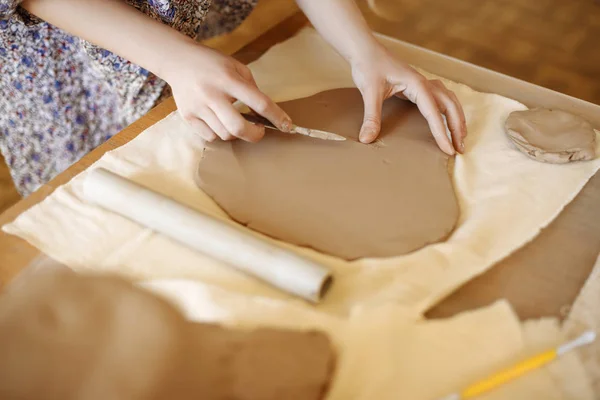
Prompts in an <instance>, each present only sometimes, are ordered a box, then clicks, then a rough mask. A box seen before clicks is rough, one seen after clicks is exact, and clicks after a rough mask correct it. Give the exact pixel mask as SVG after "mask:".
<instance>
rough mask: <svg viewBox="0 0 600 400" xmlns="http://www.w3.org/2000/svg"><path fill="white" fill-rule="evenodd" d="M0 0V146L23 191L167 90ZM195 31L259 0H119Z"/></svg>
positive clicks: (232, 22) (231, 18)
mask: <svg viewBox="0 0 600 400" xmlns="http://www.w3.org/2000/svg"><path fill="white" fill-rule="evenodd" d="M21 1H22V0H0V151H2V154H3V156H4V158H5V160H6V162H7V164H8V166H9V168H10V171H11V175H12V178H13V180H14V182H15V186H16V187H17V190H18V191H19V192H20V193H21V194H22V195H28V194H29V193H31V192H32V191H34V190H36V189H37V188H38V187H39V186H40V185H42V184H44V183H45V182H47V181H48V180H50V179H51V178H53V177H54V176H55V175H57V174H58V173H60V172H61V171H63V170H64V169H66V168H67V167H68V166H70V165H71V164H72V163H74V162H75V161H77V160H78V159H79V158H81V157H82V156H83V155H85V154H86V153H87V152H89V151H90V150H92V149H93V148H94V147H96V146H98V145H99V144H101V143H102V142H104V141H105V140H107V139H108V138H110V137H111V136H112V135H114V134H115V133H116V132H118V131H119V130H121V129H122V128H123V127H125V126H127V125H129V124H130V123H131V122H133V121H135V120H136V119H138V118H139V117H141V116H142V115H144V114H145V113H146V112H147V111H148V110H150V108H152V107H153V106H154V105H155V104H156V103H157V101H159V99H161V97H162V96H164V94H165V93H166V92H167V90H166V84H165V82H164V81H162V80H160V79H159V78H158V77H156V76H155V75H153V74H152V73H149V72H148V71H146V70H145V69H143V68H141V67H139V66H137V65H135V64H132V63H130V62H129V61H127V60H125V59H123V58H121V57H119V56H117V55H115V54H113V53H111V52H109V51H107V50H104V49H101V48H98V47H96V46H94V45H92V44H90V43H88V42H85V41H83V40H81V39H78V38H76V37H73V36H71V35H69V34H68V33H66V32H64V31H62V30H60V29H58V28H56V27H55V26H52V25H50V24H48V23H46V22H44V21H41V20H39V19H37V18H36V17H34V16H32V15H31V14H29V13H27V11H25V10H24V9H22V8H20V6H19V3H20V2H21ZM124 1H127V2H128V3H129V4H130V5H131V6H133V7H136V8H137V9H138V10H140V11H142V12H144V13H145V14H148V15H150V16H151V17H152V18H154V19H157V20H159V21H162V22H163V23H165V24H168V25H170V26H172V27H173V28H175V29H177V30H179V31H181V32H183V33H185V34H186V35H188V36H190V37H196V38H198V39H204V38H208V37H211V36H214V35H217V34H220V33H224V32H227V31H230V30H231V29H233V28H235V27H236V26H237V25H239V24H240V23H241V22H242V21H243V20H244V18H245V17H246V16H247V15H248V14H250V12H251V11H252V9H253V8H254V6H255V4H256V1H257V0H238V1H236V0H212V1H211V0H124Z"/></svg>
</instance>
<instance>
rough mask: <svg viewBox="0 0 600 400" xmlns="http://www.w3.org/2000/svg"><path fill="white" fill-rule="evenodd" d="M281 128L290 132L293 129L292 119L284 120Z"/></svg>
mask: <svg viewBox="0 0 600 400" xmlns="http://www.w3.org/2000/svg"><path fill="white" fill-rule="evenodd" d="M281 129H282V130H283V131H284V132H289V131H290V130H291V129H292V120H291V119H286V120H284V121H283V123H282V124H281Z"/></svg>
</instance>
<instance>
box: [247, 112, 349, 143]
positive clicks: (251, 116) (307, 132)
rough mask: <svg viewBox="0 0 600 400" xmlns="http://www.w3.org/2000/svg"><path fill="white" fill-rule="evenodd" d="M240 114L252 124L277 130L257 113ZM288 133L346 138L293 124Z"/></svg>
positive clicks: (326, 138) (325, 138) (329, 138)
mask: <svg viewBox="0 0 600 400" xmlns="http://www.w3.org/2000/svg"><path fill="white" fill-rule="evenodd" d="M242 116H243V117H244V119H245V120H246V121H249V122H252V123H253V124H261V125H264V127H265V128H269V129H275V130H277V131H278V130H279V128H277V127H276V126H275V125H273V124H272V123H271V121H269V120H268V119H266V118H263V117H261V116H259V115H255V114H247V113H242ZM289 133H297V134H298V135H304V136H309V137H312V138H317V139H322V140H337V141H343V140H346V138H345V137H343V136H340V135H336V134H335V133H331V132H325V131H320V130H318V129H309V128H303V127H301V126H298V125H293V126H292V129H291V130H290V132H289Z"/></svg>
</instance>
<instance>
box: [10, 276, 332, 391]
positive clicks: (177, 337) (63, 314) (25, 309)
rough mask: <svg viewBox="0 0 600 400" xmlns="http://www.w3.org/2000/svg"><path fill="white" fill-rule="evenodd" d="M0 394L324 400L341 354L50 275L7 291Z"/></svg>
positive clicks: (102, 283) (100, 281)
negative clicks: (191, 317)
mask: <svg viewBox="0 0 600 400" xmlns="http://www.w3.org/2000/svg"><path fill="white" fill-rule="evenodd" d="M0 354H2V357H0V393H2V398H10V399H17V398H18V399H23V400H34V399H36V400H37V399H83V400H86V399H128V400H158V399H169V398H173V399H197V398H202V399H206V400H221V399H232V400H250V399H252V400H279V399H293V400H321V399H323V398H324V396H325V394H326V392H327V389H328V387H329V384H330V380H331V379H332V374H333V370H334V361H335V353H334V351H333V348H332V345H331V343H330V341H329V338H328V336H326V335H325V334H323V333H320V332H316V331H291V330H283V329H256V330H252V331H247V330H240V329H233V328H226V327H222V326H217V325H211V324H197V323H191V322H188V321H186V320H185V319H184V318H183V316H182V315H181V314H180V313H179V311H178V310H177V309H175V308H174V307H173V306H171V305H170V304H169V303H167V302H166V301H165V300H162V299H161V298H159V297H157V296H155V295H153V294H151V293H150V292H147V291H145V290H143V289H140V288H137V287H134V286H133V285H132V284H130V283H128V282H126V281H124V280H122V279H119V278H113V277H108V276H96V277H90V276H82V275H76V274H74V273H72V272H64V271H57V272H47V273H42V274H36V275H32V276H29V277H28V278H27V281H26V282H24V283H23V284H20V285H12V286H9V287H8V289H6V291H5V292H4V293H2V294H0Z"/></svg>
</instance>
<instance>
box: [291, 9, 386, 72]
mask: <svg viewBox="0 0 600 400" xmlns="http://www.w3.org/2000/svg"><path fill="white" fill-rule="evenodd" d="M296 3H297V4H298V6H299V7H300V8H301V9H302V11H303V12H304V14H306V16H307V17H308V19H309V20H310V22H311V23H312V24H313V25H314V27H315V28H316V29H317V30H318V31H319V33H320V34H321V36H323V38H324V39H325V40H327V42H329V44H331V45H332V46H333V47H334V48H335V49H336V50H337V51H338V53H340V54H341V55H342V57H344V58H345V59H346V60H348V61H349V62H352V61H353V60H357V59H361V58H362V57H365V55H366V54H368V53H369V51H372V50H373V49H375V48H378V47H379V44H378V42H377V40H376V39H375V36H374V35H373V33H372V32H371V29H370V28H369V26H368V25H367V22H366V21H365V19H364V18H363V16H362V14H361V13H360V10H359V8H358V6H357V5H356V3H355V2H354V0H321V1H315V0H296Z"/></svg>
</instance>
